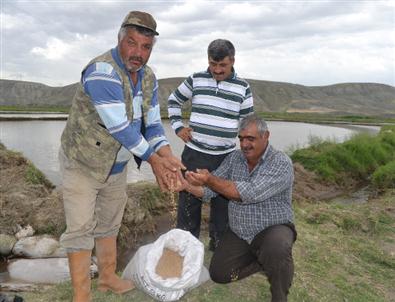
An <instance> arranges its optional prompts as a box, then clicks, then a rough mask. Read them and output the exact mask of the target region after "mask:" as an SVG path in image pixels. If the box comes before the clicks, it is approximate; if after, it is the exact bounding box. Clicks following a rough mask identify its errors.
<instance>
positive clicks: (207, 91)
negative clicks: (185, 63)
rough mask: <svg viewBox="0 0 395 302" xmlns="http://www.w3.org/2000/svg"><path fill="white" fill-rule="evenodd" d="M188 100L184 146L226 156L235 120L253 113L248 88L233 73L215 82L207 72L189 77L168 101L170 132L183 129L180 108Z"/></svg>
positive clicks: (232, 145)
mask: <svg viewBox="0 0 395 302" xmlns="http://www.w3.org/2000/svg"><path fill="white" fill-rule="evenodd" d="M189 100H191V102H192V108H191V116H190V120H189V127H191V128H192V130H193V132H192V139H191V140H190V141H189V142H187V144H186V145H187V146H188V147H190V148H192V149H194V150H197V151H199V152H202V153H206V154H213V155H217V154H226V153H229V152H231V151H233V150H234V149H235V147H236V137H237V133H238V130H239V129H238V128H239V121H240V120H241V119H242V118H244V117H245V116H247V115H249V114H251V113H252V112H253V111H254V108H253V99H252V94H251V89H250V85H249V84H248V83H247V81H245V80H244V79H241V78H239V77H238V76H237V75H236V73H235V72H233V73H232V75H231V76H230V77H229V78H228V79H225V80H223V81H219V82H217V81H216V80H215V79H214V78H213V76H212V75H211V73H210V72H209V70H207V71H202V72H197V73H195V74H193V75H191V76H189V77H188V78H187V79H186V80H185V81H184V82H183V83H182V84H181V85H180V86H179V87H178V88H177V89H176V90H175V91H174V92H173V93H172V94H171V95H170V96H169V99H168V113H169V118H170V122H171V126H172V128H173V130H174V131H175V132H176V133H177V132H179V131H180V130H181V129H182V128H183V127H184V125H183V122H182V116H181V111H182V106H183V105H184V103H186V102H187V101H189Z"/></svg>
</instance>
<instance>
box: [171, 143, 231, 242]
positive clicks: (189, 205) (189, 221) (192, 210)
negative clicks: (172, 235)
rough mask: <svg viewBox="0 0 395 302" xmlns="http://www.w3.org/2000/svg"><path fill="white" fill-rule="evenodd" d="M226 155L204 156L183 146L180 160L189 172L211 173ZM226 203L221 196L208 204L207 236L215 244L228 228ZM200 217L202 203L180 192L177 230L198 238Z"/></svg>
mask: <svg viewBox="0 0 395 302" xmlns="http://www.w3.org/2000/svg"><path fill="white" fill-rule="evenodd" d="M227 155H228V154H221V155H211V154H205V153H202V152H199V151H196V150H193V149H191V148H189V147H187V146H185V148H184V151H183V153H182V155H181V159H182V162H183V163H184V165H185V166H186V167H187V170H189V171H196V169H207V170H209V171H210V172H211V171H213V170H215V169H216V168H218V166H219V165H220V164H221V163H222V161H223V160H224V159H225V157H226V156H227ZM228 203H229V201H228V200H227V199H226V198H224V197H223V196H221V195H218V196H217V197H215V198H213V199H212V200H211V202H210V220H209V236H210V238H212V239H213V240H214V241H216V242H217V241H218V240H219V238H220V237H221V236H222V234H223V233H224V232H225V231H226V230H227V228H228ZM201 215H202V201H201V200H200V199H198V198H196V197H194V196H193V195H192V194H190V193H188V192H186V191H182V192H180V194H179V199H178V209H177V228H180V229H183V230H187V231H190V232H191V233H192V235H194V236H195V237H196V238H199V235H200V223H201Z"/></svg>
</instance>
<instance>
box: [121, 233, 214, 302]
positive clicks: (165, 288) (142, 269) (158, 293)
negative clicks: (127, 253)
mask: <svg viewBox="0 0 395 302" xmlns="http://www.w3.org/2000/svg"><path fill="white" fill-rule="evenodd" d="M164 248H168V249H171V250H173V251H174V252H178V253H179V254H180V256H182V257H184V262H183V268H182V273H181V277H179V278H167V279H163V278H162V277H161V276H159V275H158V274H156V272H155V270H156V266H157V264H158V261H159V259H160V258H161V256H162V253H163V249H164ZM203 259H204V245H203V243H202V242H200V241H199V240H198V239H196V238H195V237H194V236H193V235H192V234H191V233H190V232H187V231H183V230H180V229H173V230H171V231H169V232H167V233H166V234H163V235H162V236H160V237H159V238H158V239H157V240H156V241H155V242H154V243H151V244H147V245H144V246H142V247H140V248H139V249H138V250H137V252H136V254H135V255H134V256H133V258H132V260H130V262H129V263H128V265H127V266H126V268H125V270H124V272H123V274H122V278H124V279H131V280H132V281H133V282H134V283H135V285H136V286H137V287H138V288H139V289H141V290H142V291H144V292H145V293H147V294H148V295H150V296H151V297H153V298H154V299H156V300H158V301H176V300H179V299H180V298H181V297H182V296H183V295H184V294H185V293H186V292H187V291H188V290H191V289H192V288H194V287H197V286H199V285H200V284H202V283H204V282H206V281H207V280H209V278H210V276H209V273H208V271H207V269H206V268H205V267H204V266H203Z"/></svg>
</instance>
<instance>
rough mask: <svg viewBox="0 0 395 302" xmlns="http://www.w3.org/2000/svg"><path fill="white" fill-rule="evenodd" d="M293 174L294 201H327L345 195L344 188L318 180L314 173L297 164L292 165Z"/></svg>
mask: <svg viewBox="0 0 395 302" xmlns="http://www.w3.org/2000/svg"><path fill="white" fill-rule="evenodd" d="M294 173H295V180H294V186H293V199H294V200H309V201H319V200H327V199H331V198H334V197H336V196H339V195H342V194H344V193H345V188H343V187H340V186H338V185H336V184H333V183H325V182H323V181H321V180H319V178H318V177H317V175H316V174H315V173H314V172H311V171H308V170H306V169H305V168H304V167H303V166H302V165H301V164H299V163H294Z"/></svg>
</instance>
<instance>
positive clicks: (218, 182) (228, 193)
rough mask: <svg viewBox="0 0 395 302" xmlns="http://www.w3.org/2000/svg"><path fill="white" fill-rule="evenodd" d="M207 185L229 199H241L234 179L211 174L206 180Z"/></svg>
mask: <svg viewBox="0 0 395 302" xmlns="http://www.w3.org/2000/svg"><path fill="white" fill-rule="evenodd" d="M206 186H208V187H209V188H210V189H211V190H213V191H215V192H217V193H218V194H221V195H223V196H225V197H226V198H228V199H232V200H240V194H239V192H238V191H237V188H236V184H235V183H234V182H233V181H230V180H226V179H223V178H219V177H217V176H214V175H212V174H210V176H209V177H208V179H207V181H206Z"/></svg>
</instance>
